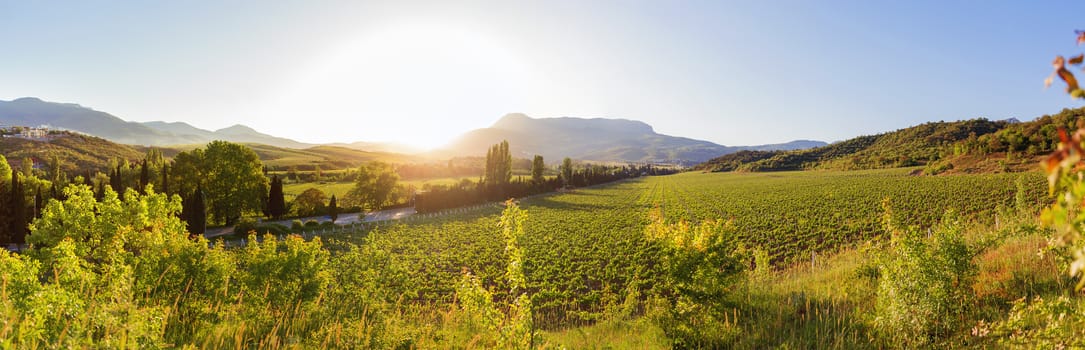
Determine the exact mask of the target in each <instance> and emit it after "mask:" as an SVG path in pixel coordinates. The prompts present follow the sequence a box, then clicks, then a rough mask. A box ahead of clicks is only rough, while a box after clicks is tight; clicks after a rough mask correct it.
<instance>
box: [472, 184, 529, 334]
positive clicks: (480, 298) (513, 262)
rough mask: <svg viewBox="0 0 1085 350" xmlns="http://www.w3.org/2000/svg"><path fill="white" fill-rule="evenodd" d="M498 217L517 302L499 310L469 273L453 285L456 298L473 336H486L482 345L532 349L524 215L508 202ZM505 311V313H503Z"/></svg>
mask: <svg viewBox="0 0 1085 350" xmlns="http://www.w3.org/2000/svg"><path fill="white" fill-rule="evenodd" d="M505 205H506V208H505V210H504V211H503V212H502V214H501V228H502V234H503V235H504V237H505V253H506V254H507V255H508V263H507V265H506V268H505V271H506V274H505V277H506V278H507V281H508V285H509V287H510V295H513V296H516V294H519V296H516V300H515V301H514V302H512V303H510V304H509V305H507V306H501V307H499V306H498V305H496V303H495V302H494V300H493V299H494V296H493V294H492V293H490V291H488V290H486V289H485V288H483V287H482V283H481V282H480V281H479V279H478V278H477V277H475V276H474V275H472V274H471V273H465V274H464V275H463V278H462V279H461V280H460V282H459V284H457V285H456V297H457V300H459V302H460V306H461V308H462V310H463V312H464V314H465V315H467V323H468V326H469V327H470V328H469V329H470V330H471V332H473V333H477V334H480V335H484V336H486V337H487V338H489V339H487V340H485V342H486V343H484V344H483V345H486V346H493V347H495V348H500V349H531V348H534V347H535V344H536V342H537V339H536V338H537V337H538V336H537V334H536V330H535V325H534V320H533V313H532V306H531V297H530V296H528V294H527V293H525V292H524V289H525V288H526V277H525V276H524V271H523V265H524V261H523V255H524V254H523V251H522V242H521V241H522V239H523V236H524V226H523V223H524V220H525V219H526V218H527V213H526V212H524V211H523V210H521V209H520V208H519V206H517V205H516V204H515V203H514V202H513V201H511V200H509V201H507V202H506V203H505ZM506 309H507V310H508V312H507V313H505V312H503V311H502V310H506Z"/></svg>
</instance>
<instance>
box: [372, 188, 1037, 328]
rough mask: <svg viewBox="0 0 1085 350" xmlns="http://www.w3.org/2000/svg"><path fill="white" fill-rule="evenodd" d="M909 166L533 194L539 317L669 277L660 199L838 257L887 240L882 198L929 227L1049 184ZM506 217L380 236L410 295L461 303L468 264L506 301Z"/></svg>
mask: <svg viewBox="0 0 1085 350" xmlns="http://www.w3.org/2000/svg"><path fill="white" fill-rule="evenodd" d="M909 173H910V170H909V169H896V170H879V171H861V172H787V173H751V174H732V173H714V174H701V173H685V174H679V175H672V176H660V177H648V178H641V179H636V180H630V181H625V182H621V183H617V184H611V185H604V186H600V187H597V188H592V189H579V190H576V191H574V192H572V193H567V194H556V195H546V196H540V197H535V198H530V199H525V200H523V201H522V202H521V204H520V205H521V207H522V208H524V209H525V210H526V211H527V212H528V215H529V217H528V219H527V222H526V224H525V232H526V234H527V239H526V243H525V249H526V252H525V259H524V260H525V262H524V269H525V271H526V272H525V273H526V275H527V278H528V285H529V289H530V291H531V293H532V300H533V303H534V306H535V312H536V314H535V315H536V323H537V324H538V325H540V326H541V327H543V328H544V329H548V330H562V329H568V328H569V327H578V326H587V325H591V324H594V323H596V322H598V321H599V320H602V319H605V318H606V314H607V310H608V304H612V303H613V302H614V300H620V299H621V298H623V293H625V291H627V290H628V288H629V287H630V286H631V285H632V286H634V287H633V288H635V289H637V290H639V291H641V292H642V293H650V291H651V290H652V289H653V288H654V287H655V286H657V285H658V284H659V282H660V281H659V280H658V278H659V276H660V275H661V272H660V271H659V261H658V260H657V253H658V250H659V247H658V246H657V244H655V243H653V242H650V241H648V240H646V239H645V233H644V232H645V226H646V225H647V224H648V222H649V219H648V213H649V211H651V210H652V209H653V208H659V209H660V210H661V211H662V212H663V215H664V216H665V217H666V218H667V220H669V221H671V222H676V221H678V220H689V221H693V222H698V221H702V220H706V219H723V220H731V221H732V223H733V226H734V228H735V230H734V232H735V233H736V235H737V237H736V238H737V239H738V240H739V241H741V242H742V243H743V244H745V245H746V246H748V247H754V248H761V249H764V250H766V251H768V252H769V254H770V256H771V258H772V261H773V262H774V265H776V266H777V267H786V266H790V265H791V264H792V263H796V262H802V261H806V262H809V261H810V259H811V254H812V253H814V252H817V253H819V255H822V256H831V255H833V253H834V252H837V251H847V250H849V249H850V248H849V247H853V246H855V245H856V244H858V243H861V242H866V241H872V240H873V241H877V240H880V238H879V237H881V236H884V235H885V233H884V229H883V228H882V224H881V220H882V213H883V208H882V202H883V200H888V203H890V206H891V207H892V212H893V217H894V220H895V221H896V222H898V223H899V224H900V225H903V226H908V225H915V226H918V227H921V228H926V227H930V226H932V225H934V224H935V223H937V222H938V221H939V220H940V219H941V218H942V215H943V213H944V212H945V211H946V210H953V211H956V212H958V213H962V214H963V216H964V217H966V218H970V219H972V220H973V222H976V223H977V224H983V225H994V224H996V223H997V222H998V221H999V220H1000V219H998V218H997V217H998V216H999V215H1000V214H999V213H1000V212H1010V211H1011V209H1012V208H1013V207H1014V206H1015V205H1016V204H1015V195H1017V193H1016V192H1017V189H1018V188H1022V189H1024V191H1023V192H1022V193H1021V195H1022V197H1021V200H1022V201H1023V202H1025V203H1029V206H1030V207H1035V206H1036V205H1037V203H1039V202H1040V201H1041V198H1043V197H1044V194H1045V193H1044V190H1045V189H1046V186H1045V183H1044V179H1043V176H1042V175H1041V174H1039V173H1020V174H986V175H956V176H939V177H934V176H909V175H908V174H909ZM1018 184H1020V186H1018ZM1002 215H1006V214H1002ZM498 219H499V210H498V209H491V210H486V211H478V212H474V213H469V214H464V215H455V216H448V217H443V218H442V217H439V218H435V219H429V220H424V221H421V222H414V223H410V224H405V225H397V226H394V227H391V228H386V229H382V230H380V232H379V233H378V234H376V235H374V236H372V239H371V240H370V241H369V244H372V245H373V246H375V247H379V248H380V249H382V250H384V251H389V252H394V254H392V257H391V259H392V261H393V262H394V264H396V265H398V266H400V267H401V268H402V269H404V270H407V271H410V273H408V274H407V275H406V276H405V279H404V281H403V283H402V284H399V285H397V286H396V288H397V289H396V292H397V293H400V294H401V295H404V296H405V299H406V300H409V301H413V302H417V303H422V304H428V303H432V302H437V303H439V304H442V303H450V302H451V301H452V300H453V297H454V291H455V285H456V283H457V281H458V280H459V279H460V278H461V276H462V272H463V271H464V270H469V271H472V272H473V273H475V274H476V275H478V276H481V277H482V278H483V280H484V281H487V282H488V283H489V284H488V285H489V286H490V287H491V288H492V289H493V290H494V291H495V295H496V296H497V298H498V299H501V298H502V297H503V294H502V292H501V291H503V290H507V289H508V288H507V286H506V285H504V282H503V278H502V276H503V274H504V270H503V269H504V261H505V259H506V256H505V254H504V251H503V249H504V243H503V239H502V237H501V233H500V232H499V231H498V230H495V229H494V228H495V227H496V226H497V225H498ZM1001 220H1002V221H1008V220H1010V218H1008V217H1003V218H1001Z"/></svg>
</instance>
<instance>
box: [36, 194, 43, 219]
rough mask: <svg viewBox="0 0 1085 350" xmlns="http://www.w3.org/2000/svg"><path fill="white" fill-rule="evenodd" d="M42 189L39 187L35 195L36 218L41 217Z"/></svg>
mask: <svg viewBox="0 0 1085 350" xmlns="http://www.w3.org/2000/svg"><path fill="white" fill-rule="evenodd" d="M42 202H43V201H42V197H41V187H38V192H37V193H35V194H34V217H35V218H40V217H41V209H42V208H43V207H42Z"/></svg>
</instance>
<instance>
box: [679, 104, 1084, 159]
mask: <svg viewBox="0 0 1085 350" xmlns="http://www.w3.org/2000/svg"><path fill="white" fill-rule="evenodd" d="M1078 112H1080V110H1078ZM1044 120H1045V119H1044V118H1039V119H1037V120H1036V121H1033V122H1029V123H1013V122H1010V121H990V120H987V119H982V118H981V119H971V120H964V121H954V122H930V123H924V124H920V125H917V126H913V127H909V128H904V129H900V130H896V131H892V132H887V133H882V134H878V135H868V136H859V137H856V138H852V139H848V140H845V141H841V142H836V143H832V144H829V145H826V146H822V147H816V148H811V149H805V150H795V151H775V152H746V153H741V154H739V153H736V154H730V155H726V156H723V157H718V158H714V159H712V160H709V161H707V162H705V163H702V164H699V165H697V166H696V167H694V169H697V170H702V171H734V170H738V171H785V170H805V169H837V170H855V169H883V168H896V167H907V166H917V165H931V164H935V163H938V162H943V163H945V164H953V162H955V161H964V160H966V159H973V158H974V157H972V158H968V157H965V156H968V155H976V154H979V153H982V155H984V156H985V159H987V158H991V157H994V158H999V157H1005V152H1007V151H1009V152H1015V151H1016V152H1022V151H1030V152H1032V153H1030V155H1039V154H1041V153H1044V152H1046V151H1047V148H1045V147H1041V146H1042V143H1041V142H1040V141H1041V138H1038V139H1037V140H1036V142H1037V143H1038V146H1036V147H1032V148H1030V147H1029V146H1030V145H1026V144H1022V143H1021V142H1020V141H1017V138H1016V137H1011V136H1010V135H1007V134H1005V133H1003V131H1006V130H1015V129H1017V128H1020V127H1022V126H1032V125H1039V124H1043V123H1045V121H1044ZM1006 138H1008V139H1012V140H1004V139H1006ZM981 140H982V143H983V145H982V146H983V147H980V145H979V143H981ZM991 140H994V141H991ZM949 168H952V166H950V167H949Z"/></svg>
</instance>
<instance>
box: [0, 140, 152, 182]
mask: <svg viewBox="0 0 1085 350" xmlns="http://www.w3.org/2000/svg"><path fill="white" fill-rule="evenodd" d="M0 154H3V155H4V157H5V158H7V160H8V163H11V165H13V166H15V165H16V164H21V162H22V160H23V159H24V158H30V159H31V160H32V161H33V162H34V163H35V164H46V163H48V162H50V161H52V157H53V156H56V157H57V158H58V159H60V161H61V164H62V165H61V167H62V169H63V170H64V171H65V172H67V173H69V174H79V173H81V172H83V171H87V170H95V171H103V172H105V171H107V170H106V168H107V167H108V164H109V160H110V159H127V160H130V161H135V160H138V159H143V156H144V155H145V154H146V149H145V148H141V147H135V146H128V145H121V144H117V143H113V142H110V141H108V140H105V139H102V138H98V137H94V136H87V135H82V134H75V133H70V132H54V133H53V134H52V135H50V137H49V138H48V140H29V139H22V138H17V137H3V138H0Z"/></svg>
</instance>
